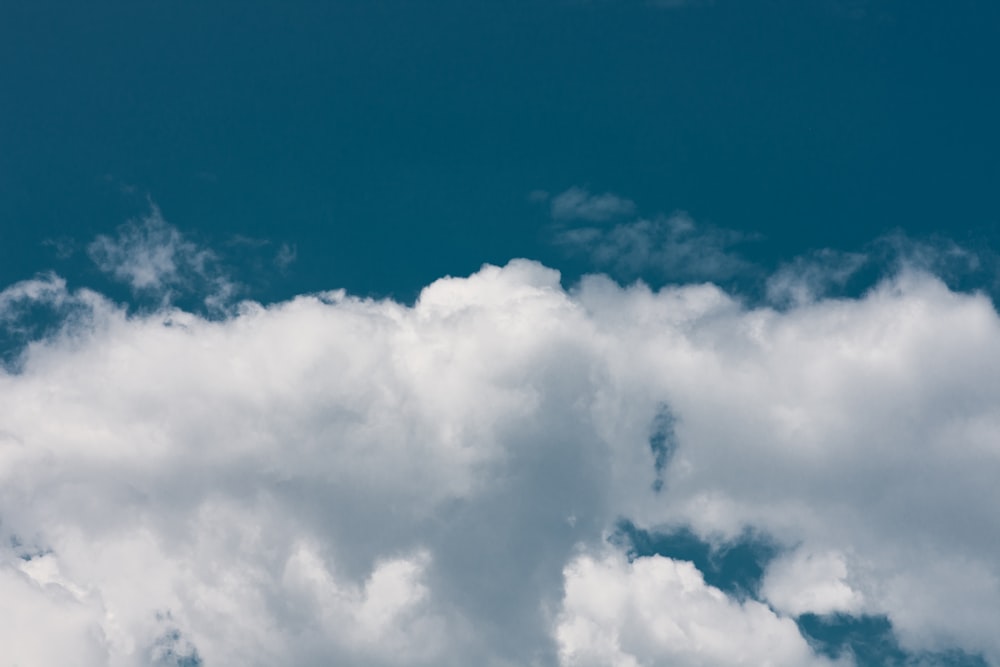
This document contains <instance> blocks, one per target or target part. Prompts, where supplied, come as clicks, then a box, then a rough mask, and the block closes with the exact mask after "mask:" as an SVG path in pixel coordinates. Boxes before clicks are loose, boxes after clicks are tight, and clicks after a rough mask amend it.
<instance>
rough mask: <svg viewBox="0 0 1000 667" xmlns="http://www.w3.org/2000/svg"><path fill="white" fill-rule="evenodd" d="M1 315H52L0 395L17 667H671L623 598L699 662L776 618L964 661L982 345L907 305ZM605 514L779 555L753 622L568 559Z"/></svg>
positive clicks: (698, 598)
mask: <svg viewBox="0 0 1000 667" xmlns="http://www.w3.org/2000/svg"><path fill="white" fill-rule="evenodd" d="M25 303H28V304H30V303H39V304H49V305H52V306H54V307H55V309H56V312H60V313H62V312H67V313H72V316H71V317H69V318H68V319H67V320H66V321H65V325H64V327H63V328H62V329H61V330H60V331H59V332H58V333H57V334H54V335H52V336H49V337H48V338H45V339H42V340H38V341H36V342H34V343H33V344H32V345H31V346H29V347H28V348H27V349H26V350H25V352H24V354H23V357H22V360H21V363H20V364H19V366H18V371H17V372H6V371H5V372H0V545H4V546H3V547H2V548H0V592H2V594H3V595H4V600H5V608H7V609H8V610H14V609H17V610H23V615H22V616H18V618H19V619H20V618H25V619H29V620H28V621H25V622H24V623H21V622H20V621H18V622H16V623H15V622H14V621H13V620H11V619H12V618H13V612H10V613H8V616H7V617H5V620H6V621H9V622H3V623H0V645H2V646H5V647H7V646H12V645H16V646H17V650H18V651H19V653H17V654H16V655H17V656H18V657H17V659H18V660H20V661H21V662H23V663H25V664H38V665H43V666H44V665H48V664H66V662H67V661H66V659H65V655H63V654H62V653H60V651H62V650H63V649H65V650H66V651H67V652H69V651H70V650H72V651H73V652H74V653H73V655H74V656H79V657H78V658H76V657H75V658H74V659H73V660H71V662H73V663H74V664H80V665H84V666H86V665H91V664H92V665H111V666H112V667H119V666H123V667H124V666H132V665H142V664H148V663H149V661H150V656H151V655H153V654H154V653H155V652H156V651H157V650H161V652H162V649H160V648H157V647H162V646H164V645H165V644H164V642H167V641H170V642H175V643H176V645H177V647H178V650H179V651H180V650H183V651H188V652H189V653H191V652H193V651H197V654H198V655H199V656H200V658H201V659H202V660H203V661H204V664H206V665H216V664H244V665H250V666H253V665H271V664H297V665H310V664H330V663H335V662H338V661H340V662H342V663H345V664H355V665H378V666H381V665H393V664H396V665H442V666H449V665H468V664H477V665H487V666H491V667H500V666H508V665H526V664H527V665H540V666H547V667H551V666H552V665H555V664H558V661H559V651H560V648H562V650H563V662H566V663H568V664H586V662H585V660H587V659H590V660H594V659H598V660H604V658H603V657H601V656H611V658H609V659H610V660H619V661H620V664H636V665H647V664H648V665H653V664H662V663H663V662H664V661H668V660H673V659H674V658H676V660H677V661H678V662H680V661H681V660H682V659H683V660H688V661H689V662H690V661H695V662H693V664H698V663H697V662H696V658H695V657H693V656H694V654H693V653H690V652H689V653H684V651H686V650H687V649H683V650H681V649H680V648H678V647H680V646H689V645H690V644H678V643H677V642H669V643H668V642H667V641H666V640H665V639H664V638H663V637H661V636H660V635H659V634H657V633H658V632H660V631H661V630H660V628H666V627H672V626H670V625H669V624H667V623H666V621H667V620H670V619H674V618H675V615H676V609H675V608H674V607H667V606H664V605H663V604H661V603H660V602H658V600H659V599H660V598H659V597H657V596H655V595H648V594H647V591H659V592H660V593H662V596H666V597H667V599H670V600H675V601H679V602H677V604H678V605H679V604H681V603H682V602H683V604H684V605H687V606H685V607H684V608H685V609H687V610H688V613H686V614H685V615H684V616H683V617H682V618H681V620H679V621H671V622H676V623H677V624H678V626H679V627H680V628H682V629H683V628H685V627H688V626H685V625H684V624H685V623H689V621H688V620H684V619H696V620H698V632H704V633H707V635H706V636H711V637H715V639H712V640H711V641H707V642H706V643H705V646H706V647H707V648H706V649H705V650H706V651H709V653H708V654H704V655H711V656H713V658H717V662H716V663H715V664H725V660H729V659H733V660H735V658H733V655H734V654H732V653H729V652H728V651H729V650H730V648H731V647H732V646H733V644H732V642H730V641H729V640H730V639H732V638H733V637H743V636H744V635H746V636H750V635H754V633H757V632H767V633H772V634H771V635H770V636H772V637H774V638H775V640H774V641H773V646H774V647H775V651H776V652H775V653H772V654H769V655H770V657H771V658H772V660H773V661H774V662H775V664H782V663H781V662H780V661H782V660H784V661H786V662H788V661H792V660H793V659H794V658H793V656H798V658H800V659H801V660H802V661H803V662H809V661H811V660H814V656H812V655H811V654H810V653H808V652H807V649H803V645H804V644H803V640H802V639H801V637H799V636H798V635H797V634H796V631H795V628H794V624H792V623H791V621H789V620H788V618H786V617H784V616H782V614H792V613H797V612H798V611H802V610H805V609H810V610H815V611H823V610H833V609H863V610H865V611H866V612H867V613H875V614H879V613H884V614H887V615H888V616H889V617H890V619H891V620H892V621H893V623H894V624H895V626H896V628H897V629H898V631H899V636H900V639H901V641H902V642H903V643H904V645H905V646H906V647H907V648H912V649H914V650H916V649H929V650H930V649H933V650H937V649H943V648H948V647H950V646H957V647H960V648H963V649H965V650H967V651H970V652H980V651H981V652H983V653H984V654H985V655H986V657H987V658H988V659H989V660H990V661H991V664H1000V642H998V640H997V638H996V636H995V632H994V629H995V627H996V626H997V624H998V623H1000V602H998V601H1000V590H998V581H1000V567H998V565H997V563H996V558H995V544H994V542H995V540H994V539H993V536H994V535H996V534H997V533H998V531H1000V519H998V518H997V516H996V513H995V511H994V510H993V508H994V506H995V505H996V504H997V503H998V502H1000V495H998V492H997V486H996V479H997V477H998V475H1000V450H998V448H997V446H996V442H995V440H996V439H995V437H994V435H995V433H996V432H997V429H998V427H1000V388H998V385H997V383H996V381H995V380H996V377H998V376H1000V320H998V317H997V314H996V312H995V311H994V309H993V307H992V305H991V303H990V302H989V301H988V300H987V299H986V298H985V297H983V296H981V295H968V294H958V293H954V292H951V291H949V290H948V289H947V288H946V287H945V286H944V285H943V284H942V283H941V282H940V281H938V280H936V279H934V278H932V277H930V276H928V275H926V274H923V273H920V272H915V271H904V272H903V273H901V274H900V275H898V276H896V277H894V278H893V279H891V280H888V281H886V282H885V283H883V284H881V285H880V286H879V287H878V288H877V289H874V290H872V291H871V292H870V293H869V294H867V295H865V296H864V297H863V298H860V299H841V300H823V299H814V300H811V301H808V302H803V303H801V304H795V303H792V304H790V305H789V307H788V308H787V309H786V310H783V311H781V312H779V311H775V310H772V309H769V308H755V309H748V308H746V307H744V306H743V305H742V304H741V303H740V302H739V301H737V300H735V299H734V298H732V297H731V296H729V295H727V294H726V293H725V292H724V291H722V290H721V289H719V288H717V287H714V286H712V285H708V284H704V285H689V286H675V287H669V288H665V289H663V290H660V291H656V292H654V291H651V290H650V289H648V288H647V287H645V286H643V285H641V284H639V285H633V286H630V287H626V288H623V287H620V286H619V285H617V284H615V283H613V282H612V281H610V280H609V279H607V278H602V277H596V276H591V277H588V278H586V279H585V280H584V281H583V282H582V283H581V284H580V285H579V286H577V287H575V288H574V289H573V290H571V291H569V292H567V291H565V290H564V289H563V288H562V287H561V286H560V282H559V275H558V273H556V272H555V271H552V270H549V269H546V268H545V267H542V266H540V265H538V264H536V263H533V262H528V261H524V260H519V261H515V262H512V263H510V264H508V265H507V266H505V267H502V268H499V267H491V266H487V267H484V268H483V269H482V270H480V271H479V272H477V273H476V274H474V275H472V276H470V277H468V278H447V279H443V280H440V281H437V282H435V283H434V284H432V285H430V286H428V287H427V288H426V289H425V290H424V291H423V292H422V293H421V295H420V298H419V299H418V301H417V302H416V304H414V305H413V306H412V307H407V306H404V305H402V304H398V303H395V302H392V301H377V300H365V299H357V298H353V297H350V296H347V295H345V294H344V293H342V292H329V293H323V294H317V295H307V296H301V297H298V298H296V299H294V300H291V301H288V302H285V303H279V304H274V305H271V306H267V307H264V306H259V305H255V304H251V303H247V304H243V305H242V306H241V307H240V308H239V309H238V311H237V312H234V313H232V314H231V315H229V316H227V317H225V318H221V319H217V320H208V319H205V318H203V317H200V316H197V315H192V314H190V313H185V312H182V311H179V310H176V309H171V308H162V309H160V310H158V311H155V312H144V313H140V314H132V315H129V314H128V313H127V312H125V311H124V310H123V309H122V308H121V307H119V306H116V305H115V304H113V303H111V302H110V301H108V300H106V299H104V298H102V297H100V296H99V295H97V294H95V293H93V292H83V291H80V292H70V291H68V290H67V288H66V286H65V284H64V283H63V282H61V281H60V280H59V279H57V278H54V277H50V278H45V279H40V280H36V281H29V282H26V283H21V284H19V285H17V286H14V287H12V288H9V289H8V290H7V291H4V292H3V293H2V295H0V321H3V320H4V319H7V320H8V321H14V322H16V321H17V318H18V313H19V312H22V309H23V308H24V307H25V306H24V304H25ZM663 404H666V405H668V406H669V409H670V412H671V414H673V415H674V416H675V417H676V421H675V422H674V431H675V434H676V438H677V447H676V449H675V450H674V451H673V455H672V457H671V459H670V463H669V465H668V466H667V467H666V469H665V470H663V471H662V472H661V473H660V474H662V479H663V488H662V490H661V491H660V492H659V493H655V492H653V491H652V489H651V486H652V483H653V482H654V481H655V480H656V479H657V474H658V473H657V471H656V470H655V465H654V464H655V459H654V453H653V452H651V451H650V447H649V442H648V439H649V436H650V429H651V428H652V425H653V423H654V420H655V418H656V415H657V414H658V411H660V410H661V409H662V406H663ZM621 516H624V517H628V518H631V519H633V520H634V521H635V522H637V523H638V524H639V525H641V526H647V527H648V526H654V527H655V526H681V525H689V526H691V528H692V529H693V530H695V531H696V532H697V533H698V534H700V535H702V536H705V537H707V538H711V539H718V538H719V537H720V536H721V537H726V536H735V535H738V534H740V533H741V532H742V531H743V530H744V529H745V528H747V527H751V528H754V529H756V530H760V531H763V532H765V533H767V534H770V535H772V536H774V537H775V539H777V540H778V541H779V542H780V543H781V544H784V545H787V546H794V547H795V548H796V550H795V551H793V552H790V553H789V554H786V555H785V556H783V557H782V558H780V559H778V560H777V561H775V563H774V564H772V566H771V569H770V570H769V572H768V573H767V576H766V577H765V585H764V592H765V595H767V596H768V599H769V600H771V602H772V604H773V605H774V607H775V609H776V611H775V612H772V611H770V610H768V609H767V608H766V607H764V606H761V605H758V604H757V603H754V602H752V601H751V602H746V603H740V602H737V601H735V600H731V599H728V598H726V597H725V596H724V595H723V594H722V593H720V592H719V591H716V590H715V589H712V588H711V587H708V586H706V585H705V584H704V582H703V581H701V579H700V577H699V576H698V573H697V572H695V571H694V570H692V569H691V568H690V566H688V565H686V564H683V563H680V562H675V561H671V560H669V559H662V558H660V559H657V558H650V559H638V560H636V561H635V562H634V563H631V564H629V563H627V562H626V561H625V560H623V559H622V558H621V556H620V555H615V554H613V553H611V554H609V553H607V552H605V551H603V549H604V547H603V546H602V545H604V531H606V530H607V529H608V528H609V527H610V526H612V525H613V524H614V522H615V520H616V519H617V518H618V517H621ZM567 517H572V518H573V520H572V521H569V520H567ZM23 557H28V558H30V560H27V561H25V560H23ZM564 573H565V575H564ZM595 586H598V587H599V588H600V590H602V591H603V590H606V591H608V596H609V599H610V602H608V609H610V610H611V611H608V610H603V611H602V609H603V608H602V607H601V605H598V604H597V603H596V602H594V601H593V600H591V599H590V598H588V597H586V596H587V595H588V594H589V593H588V591H591V593H592V592H593V591H594V590H595V588H594V587H595ZM685 587H686V588H685ZM793 589H794V590H793ZM848 589H849V592H848ZM685 590H686V591H689V593H683V591H685ZM685 595H687V596H688V597H684V596H685ZM581 596H582V597H581ZM671 596H672V597H671ZM612 602H614V604H611V603H612ZM615 605H617V606H615ZM614 610H619V611H620V614H618V613H611V612H612V611H614ZM602 614H603V616H602ZM609 614H610V615H609ZM42 618H45V619H46V621H45V623H44V624H41V623H40V622H39V623H38V624H36V623H35V621H33V620H31V619H42ZM660 621H663V623H661V622H660ZM580 624H582V625H580ZM588 624H590V625H588ZM583 626H586V627H588V628H591V627H592V629H593V633H592V634H591V635H588V637H590V639H592V640H593V642H594V643H593V645H590V644H587V643H586V641H585V638H584V637H583V635H581V634H580V633H579V632H578V631H577V630H574V628H578V627H583ZM734 628H735V629H734ZM56 629H58V630H59V632H60V636H61V637H65V640H64V641H62V642H60V643H57V644H53V643H52V642H46V641H45V638H46V637H51V636H52V634H53V632H55V631H56ZM616 629H618V635H617V638H615V632H616ZM689 629H690V630H691V633H688V634H686V635H684V636H685V637H687V638H688V640H691V638H692V637H695V634H692V633H693V632H694V626H693V625H691V626H690V628H689ZM553 632H555V634H553ZM664 632H665V630H664ZM630 633H631V634H630ZM588 641H589V640H588ZM616 641H617V644H616V643H615V642H616ZM747 641H748V642H749V643H744V646H745V647H746V650H747V651H758V649H757V648H754V647H756V646H757V644H756V643H755V641H756V640H754V639H752V638H751V639H748V640H747ZM574 647H576V648H574ZM727 647H729V648H727ZM570 649H572V650H573V651H576V652H575V653H573V655H576V656H578V657H576V658H571V657H568V656H569V655H570V654H569V653H567V651H569V650H570ZM760 650H763V649H760ZM671 651H674V653H671ZM712 651H714V652H715V653H712ZM803 651H805V652H803ZM602 652H603V653H602ZM748 655H750V654H749V653H748ZM753 655H754V656H758V655H761V654H760V653H759V652H754V653H753ZM587 656H590V657H587ZM594 656H597V657H596V658H595V657H594ZM629 656H631V658H630V657H629ZM670 656H673V657H670ZM685 656H686V657H685ZM630 659H631V660H634V663H629V660H630ZM574 661H576V662H574ZM753 664H758V661H756V660H755V661H754V662H753Z"/></svg>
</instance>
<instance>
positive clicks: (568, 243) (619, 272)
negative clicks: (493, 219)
mask: <svg viewBox="0 0 1000 667" xmlns="http://www.w3.org/2000/svg"><path fill="white" fill-rule="evenodd" d="M747 240H749V237H748V236H747V235H746V234H743V233H741V232H736V231H733V230H726V229H718V228H712V227H703V226H701V225H698V224H697V223H696V222H695V221H694V220H693V219H692V218H691V216H689V215H688V214H687V213H684V212H678V213H674V214H673V215H670V216H660V217H657V218H653V219H645V218H641V219H639V220H633V221H630V222H623V223H619V224H616V225H614V226H612V227H601V226H578V227H568V228H561V229H558V230H557V232H556V235H555V243H556V245H558V246H561V247H562V248H564V249H566V250H567V251H568V252H570V253H572V254H582V255H584V256H586V257H587V258H588V259H589V260H590V262H591V263H592V264H593V265H594V266H595V267H596V268H598V269H601V270H604V271H609V272H611V273H612V274H613V275H615V276H617V277H620V278H623V279H626V280H633V279H635V278H636V277H638V276H640V275H643V274H652V275H657V276H661V277H663V278H666V279H668V280H715V281H720V280H727V279H729V278H732V277H734V276H736V275H738V274H740V273H742V272H745V271H747V270H749V269H750V268H751V265H750V264H749V263H748V262H747V261H745V260H744V259H743V258H741V257H740V256H739V255H738V254H737V253H736V252H735V251H734V250H733V248H734V247H735V246H737V245H739V244H740V243H743V242H745V241H747Z"/></svg>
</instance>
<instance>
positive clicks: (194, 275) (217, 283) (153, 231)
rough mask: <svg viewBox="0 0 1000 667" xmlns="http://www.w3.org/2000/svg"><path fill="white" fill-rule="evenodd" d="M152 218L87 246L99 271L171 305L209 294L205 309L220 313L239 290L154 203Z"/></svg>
mask: <svg viewBox="0 0 1000 667" xmlns="http://www.w3.org/2000/svg"><path fill="white" fill-rule="evenodd" d="M149 206H150V210H149V213H148V214H147V215H146V216H144V217H142V218H141V219H138V220H131V221H129V222H127V223H125V224H124V225H121V226H119V227H118V230H117V235H116V236H114V237H112V236H108V235H105V234H102V235H100V236H98V237H97V238H96V239H94V240H93V241H92V242H91V243H90V244H89V245H88V246H87V254H88V256H89V257H90V259H91V260H92V261H93V262H94V263H95V264H96V265H97V267H98V268H99V269H100V270H101V271H103V272H105V273H107V274H110V275H111V276H112V277H113V278H114V279H116V280H118V281H120V282H123V283H125V284H127V285H128V286H129V287H131V288H132V290H133V291H134V292H136V293H139V294H142V295H146V296H152V297H154V298H157V299H160V300H161V302H162V303H164V304H166V303H169V302H170V301H171V300H172V299H173V298H174V297H175V296H176V295H177V294H178V293H179V292H196V293H199V294H207V295H208V296H206V297H205V304H206V305H208V306H209V307H211V308H216V309H217V308H220V307H222V306H223V305H224V304H225V303H227V302H228V301H229V300H230V299H231V297H232V296H233V294H234V292H235V291H236V285H234V284H233V283H232V282H230V280H229V279H228V278H227V277H226V275H225V273H224V272H223V271H222V269H221V268H220V266H219V259H218V257H217V256H216V254H215V253H213V252H212V251H211V250H207V249H204V248H201V247H199V246H198V245H196V244H195V243H194V242H192V241H190V240H188V239H187V238H185V236H184V235H183V234H182V233H181V232H180V231H179V230H178V229H177V228H176V227H174V226H173V225H171V224H169V223H168V222H167V221H166V220H164V218H163V214H162V213H161V212H160V209H159V207H158V206H157V205H156V204H154V203H152V202H150V204H149Z"/></svg>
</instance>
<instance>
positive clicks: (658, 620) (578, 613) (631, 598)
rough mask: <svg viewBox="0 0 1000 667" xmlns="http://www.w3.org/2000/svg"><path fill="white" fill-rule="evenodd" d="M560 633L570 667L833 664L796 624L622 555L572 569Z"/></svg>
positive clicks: (678, 569) (682, 565) (649, 561)
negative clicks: (815, 649) (819, 654)
mask: <svg viewBox="0 0 1000 667" xmlns="http://www.w3.org/2000/svg"><path fill="white" fill-rule="evenodd" d="M565 576H566V595H565V598H564V600H563V606H562V610H561V611H560V614H559V616H558V619H557V626H556V630H555V635H556V638H557V640H558V642H559V659H560V660H559V662H560V664H561V665H563V667H604V666H606V665H607V666H611V667H640V666H643V665H662V664H669V665H674V666H676V667H696V666H699V667H700V666H704V667H725V666H727V665H771V666H772V667H780V666H781V665H788V666H789V667H791V666H795V667H804V666H806V665H828V664H830V662H829V661H828V660H825V659H822V658H819V657H817V656H816V655H814V654H813V652H812V650H811V649H810V648H809V645H808V644H807V642H806V641H805V639H803V637H802V635H801V634H799V630H798V628H797V627H796V625H795V622H794V621H793V620H792V619H790V618H782V617H779V616H777V615H776V614H775V613H774V612H773V611H771V610H770V609H769V608H768V607H767V605H764V604H762V603H760V602H756V601H752V600H750V601H746V602H737V601H735V600H732V599H730V598H729V597H727V596H726V594H725V593H723V592H722V591H720V590H718V589H717V588H713V587H711V586H708V585H707V584H705V581H704V579H703V578H702V575H701V573H700V572H698V570H697V569H696V568H695V567H694V566H693V565H692V564H691V563H687V562H683V561H677V560H672V559H669V558H663V557H661V556H653V557H650V558H639V559H636V560H635V561H633V562H631V563H629V562H628V561H626V560H625V558H624V557H623V556H622V555H621V554H618V553H609V554H605V555H603V556H599V557H596V558H595V557H593V556H590V555H581V556H579V557H577V558H576V559H574V560H573V561H572V562H570V563H569V565H567V566H566V572H565Z"/></svg>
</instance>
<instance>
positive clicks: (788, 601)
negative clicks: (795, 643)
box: [761, 550, 864, 616]
mask: <svg viewBox="0 0 1000 667" xmlns="http://www.w3.org/2000/svg"><path fill="white" fill-rule="evenodd" d="M847 576H848V568H847V561H846V559H845V558H844V555H843V554H840V553H836V552H827V553H819V554H814V553H805V552H803V551H802V550H796V551H795V552H793V553H791V554H788V555H786V556H785V557H782V558H779V559H777V560H776V561H775V562H773V563H771V564H770V567H769V568H768V572H767V576H766V577H765V579H764V582H763V586H762V591H761V592H762V593H763V596H764V597H765V598H766V599H767V601H768V602H769V603H771V604H772V605H773V606H774V608H775V609H778V610H780V611H782V612H784V613H786V614H791V615H793V616H798V615H800V614H806V613H811V614H821V615H825V614H833V613H843V614H858V613H861V612H863V611H864V596H863V595H862V594H861V593H860V592H858V591H855V590H854V589H853V588H852V587H851V584H850V582H849V581H848V580H847Z"/></svg>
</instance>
